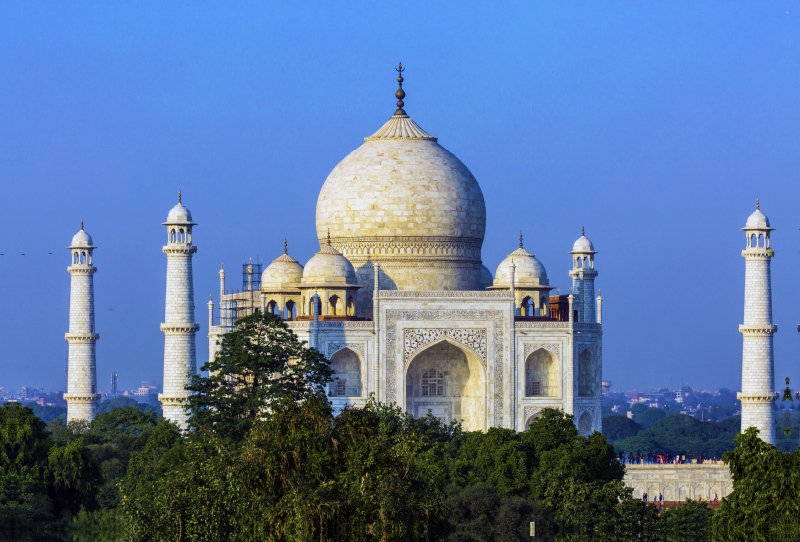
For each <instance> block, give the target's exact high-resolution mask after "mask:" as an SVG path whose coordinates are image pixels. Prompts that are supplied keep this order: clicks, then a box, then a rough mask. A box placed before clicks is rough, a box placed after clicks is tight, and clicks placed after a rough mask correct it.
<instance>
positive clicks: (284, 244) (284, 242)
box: [283, 237, 289, 254]
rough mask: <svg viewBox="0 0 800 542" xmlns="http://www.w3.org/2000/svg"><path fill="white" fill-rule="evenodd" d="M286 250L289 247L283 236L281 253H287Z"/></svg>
mask: <svg viewBox="0 0 800 542" xmlns="http://www.w3.org/2000/svg"><path fill="white" fill-rule="evenodd" d="M288 250H289V249H288V245H287V244H286V237H284V238H283V253H284V254H287V253H288Z"/></svg>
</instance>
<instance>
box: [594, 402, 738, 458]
mask: <svg viewBox="0 0 800 542" xmlns="http://www.w3.org/2000/svg"><path fill="white" fill-rule="evenodd" d="M656 410H657V409H656ZM618 417H621V416H618ZM609 418H613V416H612V417H606V418H604V419H603V427H604V428H605V425H606V423H607V420H609ZM623 423H625V422H623ZM613 424H614V422H613V421H612V427H613ZM740 428H741V418H740V417H739V416H735V417H732V418H726V419H724V420H722V421H718V422H716V421H711V422H701V421H700V420H698V419H696V418H693V417H691V416H686V415H684V414H673V415H671V416H667V417H665V418H664V419H662V420H659V421H657V422H655V423H654V424H653V426H652V427H651V428H650V429H643V430H641V431H639V432H638V433H637V434H636V435H634V436H630V437H627V438H623V439H620V440H614V441H613V444H614V447H615V448H616V450H617V451H618V452H619V451H624V452H626V453H629V452H634V453H635V452H637V451H641V452H642V453H643V454H645V455H646V454H648V453H650V452H653V453H660V454H664V453H669V454H672V455H676V454H686V455H689V456H692V457H696V456H698V455H703V456H704V457H706V458H709V459H710V458H712V457H717V458H718V459H719V458H721V457H722V454H723V453H725V452H727V451H730V450H732V449H733V447H734V444H733V439H734V438H735V437H736V435H737V433H738V432H739V430H740Z"/></svg>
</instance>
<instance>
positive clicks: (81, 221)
mask: <svg viewBox="0 0 800 542" xmlns="http://www.w3.org/2000/svg"><path fill="white" fill-rule="evenodd" d="M81 229H83V219H82V218H81Z"/></svg>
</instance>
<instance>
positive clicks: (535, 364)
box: [525, 348, 558, 397]
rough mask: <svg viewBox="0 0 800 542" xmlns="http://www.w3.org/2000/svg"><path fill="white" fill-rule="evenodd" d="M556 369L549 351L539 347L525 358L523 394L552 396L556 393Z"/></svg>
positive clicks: (554, 361)
mask: <svg viewBox="0 0 800 542" xmlns="http://www.w3.org/2000/svg"><path fill="white" fill-rule="evenodd" d="M557 373H558V371H557V367H556V359H555V357H554V356H553V354H552V353H551V352H549V351H548V350H546V349H544V348H539V349H537V350H535V351H533V352H531V353H530V355H529V356H528V357H527V358H526V359H525V396H526V397H539V396H544V397H553V396H556V395H558V374H557Z"/></svg>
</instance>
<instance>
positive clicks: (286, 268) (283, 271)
mask: <svg viewBox="0 0 800 542" xmlns="http://www.w3.org/2000/svg"><path fill="white" fill-rule="evenodd" d="M302 278H303V266H302V265H300V263H299V262H298V261H297V260H295V259H294V258H292V257H291V256H289V255H288V254H287V253H285V252H284V253H283V254H282V255H281V257H280V258H278V259H276V260H273V261H272V263H271V264H269V265H268V266H267V268H266V269H264V272H263V273H262V274H261V289H262V290H272V289H284V288H296V287H297V286H298V285H299V284H300V281H301V280H302Z"/></svg>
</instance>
